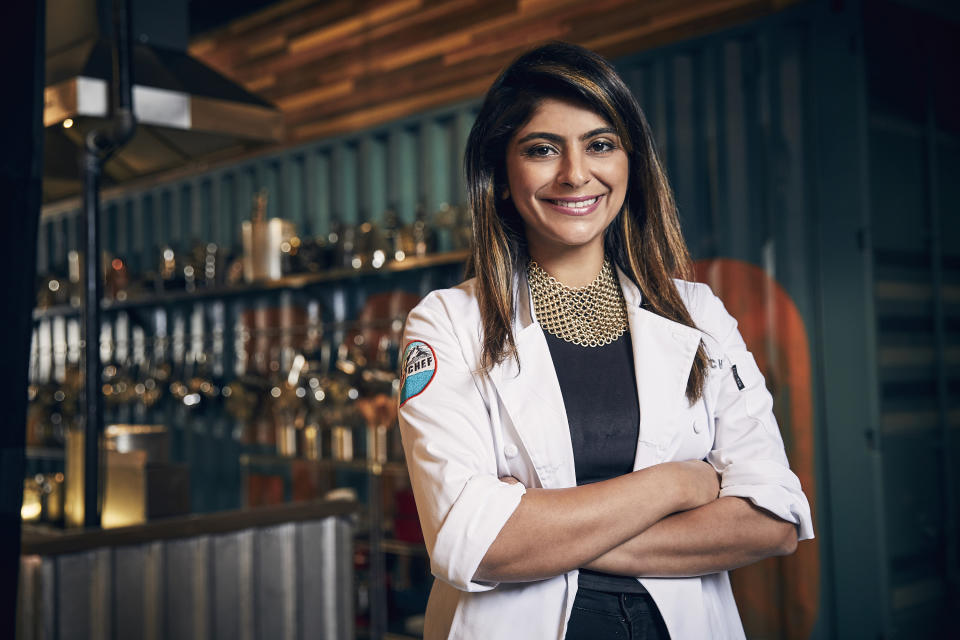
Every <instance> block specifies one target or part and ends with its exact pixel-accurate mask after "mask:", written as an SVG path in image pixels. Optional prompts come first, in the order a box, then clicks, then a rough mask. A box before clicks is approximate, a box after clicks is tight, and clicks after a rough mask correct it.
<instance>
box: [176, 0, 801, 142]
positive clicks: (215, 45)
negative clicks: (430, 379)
mask: <svg viewBox="0 0 960 640" xmlns="http://www.w3.org/2000/svg"><path fill="white" fill-rule="evenodd" d="M794 1H795V0H647V1H642V2H641V1H637V0H382V1H379V2H376V1H373V0H365V1H361V2H350V1H345V0H333V1H328V2H316V1H308V0H287V1H285V2H280V3H278V4H276V5H273V6H271V7H269V8H267V9H265V10H262V11H260V12H258V13H256V14H253V15H251V16H249V17H245V18H242V19H240V20H237V21H235V22H233V23H231V24H229V25H228V26H226V27H224V28H222V29H219V30H217V31H215V32H210V33H207V34H205V35H204V36H202V37H200V38H198V39H197V40H195V41H194V42H193V43H192V44H191V46H190V52H191V53H192V54H193V55H195V56H196V57H198V58H200V59H201V60H203V61H204V62H206V63H207V64H209V65H210V66H212V67H214V68H215V69H217V70H219V71H220V72H222V73H223V74H225V75H227V76H228V77H230V78H233V79H234V80H236V81H237V82H240V83H241V84H243V85H244V86H245V87H247V88H248V89H249V90H250V91H253V92H255V93H257V94H259V95H261V96H263V97H264V98H266V99H267V100H270V101H271V102H273V103H275V104H276V105H277V106H278V107H280V109H281V110H282V111H283V113H284V115H285V121H286V135H287V139H288V141H290V142H298V141H302V140H307V139H312V138H319V137H326V136H330V135H335V134H340V133H345V132H349V131H354V130H357V129H361V128H366V127H371V126H374V125H376V124H379V123H382V122H386V121H390V120H394V119H397V118H401V117H403V116H406V115H410V114H413V113H417V112H420V111H424V110H427V109H430V108H433V107H437V106H440V105H444V104H449V103H451V102H457V101H460V100H465V99H469V98H473V97H477V96H480V95H482V94H483V92H484V91H485V90H486V88H487V87H488V86H489V85H490V83H491V82H492V81H493V78H494V77H495V76H496V74H497V72H498V71H499V70H500V69H502V68H503V67H504V66H505V65H506V64H508V63H509V62H510V60H511V59H513V58H514V57H515V56H517V55H518V54H519V53H521V52H522V51H524V50H526V49H528V48H530V47H531V46H533V45H536V44H537V43H540V42H544V41H546V40H554V39H558V40H566V41H568V42H575V43H577V44H581V45H583V46H586V47H588V48H591V49H594V50H596V51H598V52H600V53H602V54H604V55H606V56H608V57H617V56H621V55H625V54H627V53H631V52H635V51H640V50H643V49H648V48H651V47H655V46H659V45H662V44H666V43H668V42H675V41H679V40H683V39H685V38H689V37H693V36H696V35H702V34H704V33H707V32H709V31H713V30H717V29H720V28H724V27H727V26H730V25H733V24H737V23H740V22H744V21H746V20H749V19H752V18H755V17H759V16H762V15H766V14H768V13H771V12H774V11H777V10H779V9H781V8H783V7H784V6H786V5H789V4H793V2H794Z"/></svg>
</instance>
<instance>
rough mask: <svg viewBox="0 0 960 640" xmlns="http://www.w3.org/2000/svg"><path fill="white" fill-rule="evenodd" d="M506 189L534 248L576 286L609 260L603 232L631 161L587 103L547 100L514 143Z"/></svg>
mask: <svg viewBox="0 0 960 640" xmlns="http://www.w3.org/2000/svg"><path fill="white" fill-rule="evenodd" d="M506 165H507V184H508V187H507V192H506V193H505V194H504V195H505V196H507V197H508V198H510V199H512V201H513V204H514V206H515V207H516V209H517V212H518V213H519V214H520V217H521V218H522V219H523V225H524V229H525V231H526V239H527V247H528V250H529V252H530V256H531V257H532V258H534V259H535V260H536V261H537V262H538V263H539V264H540V266H541V267H543V268H544V269H545V270H546V271H547V272H549V273H551V274H553V275H554V276H556V277H557V278H558V279H559V280H561V281H562V282H565V283H567V284H569V285H571V286H583V285H585V284H587V283H589V282H590V281H591V280H593V278H594V277H595V276H596V274H597V273H598V272H599V271H600V266H601V264H602V263H603V234H604V231H606V228H607V227H608V226H609V225H610V223H611V222H613V219H614V218H616V216H617V214H619V213H620V209H621V208H622V207H623V201H624V198H625V197H626V194H627V182H628V180H629V171H630V162H629V160H628V159H627V154H626V152H625V151H624V150H623V145H622V143H621V142H620V138H619V136H618V135H617V132H616V130H614V129H613V127H612V126H611V125H610V123H609V122H606V121H605V120H604V119H603V118H602V117H601V116H600V115H599V114H597V113H595V112H594V111H592V110H590V109H588V108H586V107H585V106H583V105H582V104H578V103H576V102H569V101H565V100H556V99H545V100H544V101H543V102H541V103H540V105H539V106H538V107H537V110H536V111H535V112H534V114H533V116H532V117H531V118H530V120H529V121H528V122H527V123H526V124H524V125H523V127H521V128H520V130H519V131H518V132H517V134H516V135H515V136H514V138H513V140H511V141H510V144H509V145H508V147H507V158H506Z"/></svg>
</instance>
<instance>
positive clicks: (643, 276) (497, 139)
mask: <svg viewBox="0 0 960 640" xmlns="http://www.w3.org/2000/svg"><path fill="white" fill-rule="evenodd" d="M546 98H557V99H563V100H570V101H575V102H578V103H580V104H584V105H585V106H587V107H588V108H590V109H592V110H593V111H595V112H596V113H597V114H599V115H600V116H602V117H603V118H604V119H606V120H607V121H608V122H609V123H610V124H611V126H613V127H614V129H616V131H617V134H618V136H619V137H620V141H621V143H622V144H623V147H624V150H625V151H626V152H627V156H628V157H629V160H630V183H629V185H628V187H627V195H626V198H625V200H624V204H623V208H622V209H621V210H620V213H619V214H618V216H617V218H616V219H615V220H614V221H613V222H612V223H610V226H609V227H607V230H606V232H605V235H604V246H605V250H606V252H607V255H608V256H609V257H610V258H611V260H613V261H614V262H615V263H616V265H617V266H618V267H620V269H621V270H622V271H623V272H624V273H625V274H627V275H628V276H629V277H630V279H631V280H633V281H634V283H636V285H637V286H638V287H639V288H640V293H641V294H642V296H643V304H644V308H646V309H647V310H649V311H651V312H653V313H656V314H658V315H660V316H663V317H665V318H668V319H670V320H674V321H676V322H679V323H681V324H684V325H687V326H689V327H694V324H693V320H692V319H691V317H690V313H689V311H688V310H687V308H686V306H685V305H684V303H683V300H682V299H681V297H680V294H679V292H678V290H677V287H676V285H675V283H674V282H673V278H681V279H684V280H688V279H690V275H691V264H690V254H689V252H688V250H687V245H686V242H684V239H683V234H682V233H681V230H680V220H679V218H678V216H677V207H676V203H675V201H674V198H673V192H672V190H671V189H670V184H669V182H668V181H667V176H666V174H665V173H664V171H663V167H662V166H661V164H660V160H659V158H658V157H657V152H656V147H655V144H654V140H653V135H652V134H651V132H650V126H649V124H648V123H647V119H646V117H645V116H644V115H643V110H642V109H640V105H639V104H637V101H636V98H634V96H633V94H632V93H631V92H630V90H629V89H628V88H627V86H626V85H625V84H624V83H623V80H621V79H620V76H618V75H617V73H616V71H615V70H614V69H613V66H612V65H611V64H610V63H609V62H608V61H607V60H605V59H604V58H602V57H601V56H599V55H597V54H595V53H593V52H592V51H588V50H587V49H584V48H582V47H578V46H576V45H572V44H566V43H559V42H557V43H551V44H547V45H543V46H541V47H538V48H536V49H533V50H531V51H528V52H527V53H525V54H523V55H521V56H520V57H519V58H517V59H516V60H515V61H514V62H513V63H512V64H511V65H510V66H509V67H507V68H506V69H505V70H504V71H503V73H501V74H500V76H499V77H498V78H497V79H496V81H494V83H493V85H492V86H491V87H490V90H489V91H488V92H487V96H486V99H485V100H484V102H483V106H482V107H481V108H480V113H479V114H478V115H477V119H476V121H475V122H474V124H473V128H472V129H471V131H470V137H469V138H468V139H467V149H466V153H465V157H464V168H465V171H466V182H467V191H468V197H469V202H470V208H471V211H472V215H473V232H474V244H473V253H472V255H471V257H470V260H469V262H468V265H467V275H468V276H475V277H476V286H477V294H478V298H479V303H480V313H481V316H482V318H483V338H482V339H483V350H482V352H483V360H482V362H483V366H484V367H486V368H489V367H492V366H493V365H495V364H498V363H500V362H502V361H503V360H504V359H505V358H507V357H510V356H515V355H516V343H515V341H514V335H513V314H514V311H515V310H514V308H513V278H514V273H515V272H516V271H517V270H519V269H522V268H524V264H525V260H526V259H527V257H528V256H527V247H526V237H525V234H524V228H523V223H522V221H521V219H520V216H519V214H518V213H517V211H516V208H515V207H514V204H513V201H512V200H511V199H509V198H506V199H505V198H502V197H500V195H501V194H503V193H504V192H505V189H506V185H507V178H506V150H507V144H508V143H509V142H510V139H511V138H512V137H513V135H514V133H515V132H516V131H518V130H519V129H520V128H521V127H523V125H524V124H526V122H527V121H528V120H529V119H530V118H531V117H532V115H533V113H534V111H535V110H536V109H537V107H538V106H539V104H540V102H541V101H543V100H544V99H546ZM706 369H707V357H706V352H705V351H704V347H703V343H702V342H701V343H700V347H699V348H698V350H697V355H696V359H695V361H694V365H693V367H692V368H691V370H690V377H689V378H688V380H687V391H686V395H687V398H688V399H689V400H690V402H691V403H693V402H695V401H696V400H697V399H698V398H699V397H700V395H701V393H702V392H703V382H704V377H705V374H706Z"/></svg>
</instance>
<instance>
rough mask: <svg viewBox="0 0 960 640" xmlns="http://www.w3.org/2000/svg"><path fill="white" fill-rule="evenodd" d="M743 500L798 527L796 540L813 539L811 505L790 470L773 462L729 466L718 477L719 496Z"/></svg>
mask: <svg viewBox="0 0 960 640" xmlns="http://www.w3.org/2000/svg"><path fill="white" fill-rule="evenodd" d="M724 496H736V497H738V498H745V499H747V500H749V501H750V502H752V503H753V504H754V505H756V506H758V507H760V508H761V509H764V510H766V511H769V512H770V513H772V514H773V515H775V516H777V517H778V518H780V519H782V520H786V521H787V522H792V523H793V524H795V525H796V526H797V539H798V540H808V539H810V538H813V521H812V519H811V517H810V504H809V503H808V502H807V497H806V496H805V495H804V494H803V490H802V489H801V487H800V480H799V479H798V478H797V476H795V475H794V474H793V472H792V471H790V470H789V469H786V468H784V467H783V465H781V464H779V463H777V462H774V461H751V462H740V463H735V464H731V465H728V466H727V467H726V468H725V469H724V470H723V473H722V474H721V482H720V497H721V498H722V497H724Z"/></svg>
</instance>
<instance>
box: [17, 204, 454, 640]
mask: <svg viewBox="0 0 960 640" xmlns="http://www.w3.org/2000/svg"><path fill="white" fill-rule="evenodd" d="M263 198H264V195H263V194H260V195H258V196H257V199H256V204H255V206H254V211H253V214H252V215H251V219H250V221H249V222H245V223H244V228H243V232H242V234H241V236H242V238H243V243H242V244H243V245H244V246H243V249H240V250H237V251H232V252H231V251H225V250H224V249H223V248H221V247H218V246H216V245H215V244H213V243H199V242H198V243H196V244H195V245H194V246H193V248H192V250H191V251H189V252H186V253H181V252H178V251H175V250H174V249H173V248H172V247H169V246H163V247H159V248H158V249H157V250H156V255H155V256H154V259H153V260H146V261H145V260H139V259H137V260H133V259H129V258H128V257H127V256H120V255H105V256H103V273H104V278H105V289H104V290H105V292H106V299H104V300H103V301H102V305H101V308H102V311H103V316H102V317H103V322H102V326H101V328H100V335H99V344H98V346H99V349H100V356H101V360H102V363H103V379H102V384H101V390H102V393H103V397H104V402H105V409H104V413H105V424H106V425H152V426H157V425H159V426H160V428H161V429H162V430H163V431H164V432H165V435H166V440H165V444H164V445H163V446H164V447H165V449H166V450H165V451H164V452H163V453H162V454H161V455H163V456H165V457H169V459H170V460H171V461H172V462H175V463H179V464H184V465H186V467H187V468H188V469H189V487H190V488H189V494H190V499H189V502H190V505H189V508H190V511H191V512H195V513H196V512H210V511H216V510H222V509H232V508H240V507H253V506H258V505H266V504H276V503H279V502H285V501H296V500H308V499H312V498H319V497H324V496H331V495H338V494H339V495H346V496H349V497H355V498H357V499H359V500H360V501H361V502H363V503H366V504H368V505H369V507H370V508H369V509H367V510H366V511H365V515H364V516H363V517H361V518H360V521H359V522H358V542H357V547H356V566H357V569H358V574H359V575H358V578H359V579H358V584H359V585H360V587H359V589H358V609H357V610H358V628H360V629H363V628H366V627H371V628H374V629H376V628H380V629H381V630H382V629H385V628H386V629H388V630H392V631H396V632H398V633H399V632H410V630H411V627H412V629H413V630H414V631H415V630H416V627H417V620H418V616H419V614H422V611H423V607H424V604H425V599H426V593H427V590H428V589H429V580H430V578H429V565H428V561H427V558H426V554H425V552H424V549H423V546H422V540H423V539H422V534H421V533H420V529H419V524H418V521H417V516H416V509H415V507H414V503H413V496H412V493H411V491H410V486H409V479H408V477H407V474H406V468H405V465H404V463H403V452H402V448H401V446H400V441H399V431H398V430H397V429H396V400H395V393H396V391H397V389H398V386H399V380H398V379H397V357H398V354H399V350H400V339H401V333H402V328H403V322H404V319H405V316H406V313H407V312H408V311H409V309H411V308H412V307H413V306H414V305H415V304H416V303H417V301H418V300H419V299H420V297H422V295H424V294H425V293H427V292H428V291H430V290H432V289H435V288H438V287H442V286H450V285H452V284H455V283H456V282H458V281H459V280H460V279H461V277H462V275H463V265H464V262H465V260H466V258H467V256H468V249H467V247H468V246H469V242H470V235H469V224H468V223H467V221H465V219H464V213H463V212H462V211H461V210H460V209H458V208H457V207H449V206H446V205H444V206H443V207H441V209H440V210H439V211H437V212H436V213H435V214H433V215H432V216H427V215H425V214H424V213H423V212H422V211H420V212H418V214H417V216H416V219H415V220H414V222H412V223H411V224H408V225H406V226H402V225H400V224H399V223H398V222H397V219H396V217H395V216H394V215H393V214H392V212H391V211H387V212H386V213H385V214H384V215H383V216H382V217H381V219H382V220H383V222H382V223H381V224H380V225H377V224H376V223H371V222H366V223H362V224H358V225H346V224H340V223H338V222H336V221H334V223H333V224H331V225H330V231H329V232H328V233H327V234H325V235H324V236H322V237H303V238H302V237H299V236H297V235H296V230H295V229H292V228H290V227H288V226H287V227H285V226H284V225H283V222H284V221H278V219H271V220H267V219H265V217H264V216H263V215H262V214H263V212H264V211H265V208H266V207H265V203H264V202H263V200H262V199H263ZM439 234H445V235H446V238H445V242H444V245H445V247H448V248H450V249H451V250H448V251H444V252H438V251H437V237H438V235H439ZM81 261H82V256H80V255H79V254H78V253H76V252H69V253H68V260H67V265H66V269H64V270H63V272H62V273H47V274H43V275H42V277H41V278H40V282H39V283H38V290H39V294H38V301H37V302H38V303H37V307H36V309H35V311H34V331H33V342H32V347H31V361H30V387H29V399H30V405H29V413H28V425H27V443H28V449H27V454H28V470H29V472H30V473H29V476H30V479H29V480H28V485H29V486H30V488H31V490H32V491H34V492H35V493H36V494H37V495H38V496H40V498H39V499H38V501H37V502H38V504H41V505H45V507H44V509H42V512H41V513H39V514H30V515H31V517H33V516H34V515H36V517H38V518H41V519H45V520H47V521H48V523H52V524H60V523H62V518H63V509H62V507H60V508H57V506H56V505H54V504H53V503H54V502H55V501H56V500H57V497H58V496H59V499H60V500H61V503H62V495H63V493H64V492H63V488H62V485H63V482H64V476H63V474H64V454H63V451H64V448H65V443H66V442H67V441H68V440H70V435H69V434H70V433H71V432H79V431H82V422H81V421H82V419H83V417H82V407H81V391H82V379H81V375H82V373H81V371H82V369H81V355H82V352H83V350H84V349H85V344H84V342H83V340H82V336H81V328H80V314H79V298H80V294H81V288H80V287H81V283H80V282H79V277H78V274H79V273H81V272H82V270H81ZM143 264H147V265H148V266H149V268H139V269H138V268H137V266H138V265H143ZM374 576H379V577H377V578H374ZM374 581H376V582H377V583H383V584H385V585H386V587H387V589H386V594H384V593H383V592H380V593H379V594H378V593H376V592H375V589H371V588H370V585H371V584H373V582H374ZM378 597H379V598H380V599H381V600H380V603H379V604H377V598H378ZM384 608H387V609H388V615H386V616H385V617H383V618H381V620H380V622H379V623H378V622H376V621H375V620H372V619H370V617H371V616H374V615H375V614H374V613H373V612H374V610H382V609H384ZM411 620H412V623H411V622H410V621H411ZM380 635H382V632H381V634H380Z"/></svg>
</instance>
